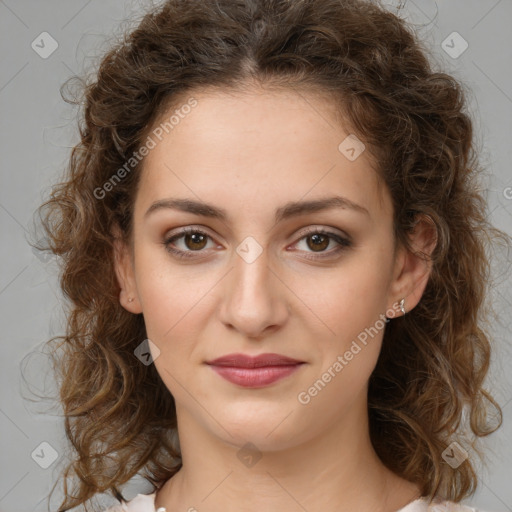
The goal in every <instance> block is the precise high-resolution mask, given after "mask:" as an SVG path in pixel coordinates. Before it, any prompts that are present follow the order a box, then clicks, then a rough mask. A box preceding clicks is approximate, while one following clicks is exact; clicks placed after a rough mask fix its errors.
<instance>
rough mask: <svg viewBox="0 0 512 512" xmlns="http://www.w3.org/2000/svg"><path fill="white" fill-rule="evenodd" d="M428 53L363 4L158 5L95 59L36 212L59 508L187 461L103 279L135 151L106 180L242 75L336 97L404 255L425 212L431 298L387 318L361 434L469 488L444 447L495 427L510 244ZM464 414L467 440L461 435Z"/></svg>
mask: <svg viewBox="0 0 512 512" xmlns="http://www.w3.org/2000/svg"><path fill="white" fill-rule="evenodd" d="M431 58H432V57H431V56H430V55H429V52H428V50H427V49H426V48H424V47H423V46H422V44H421V42H420V41H419V40H418V38H417V36H416V35H415V33H414V30H413V29H412V28H411V27H409V26H407V25H406V23H405V22H404V21H403V20H402V19H401V18H400V17H399V16H397V15H395V14H393V13H391V12H390V11H389V10H387V9H386V8H384V7H383V6H382V5H378V4H377V3H376V2H374V1H373V2H370V1H366V0H341V1H340V0H299V1H289V0H206V1H205V0H187V1H184V0H168V1H166V2H165V3H164V4H163V5H160V6H158V7H155V8H153V9H152V10H151V11H149V12H148V13H147V14H146V15H145V16H144V18H143V19H142V21H141V22H140V24H139V25H138V26H137V28H135V29H134V30H132V31H131V32H129V33H127V35H126V37H125V38H124V39H123V40H122V41H119V42H117V43H115V44H114V45H113V47H112V48H111V49H110V50H109V51H108V53H107V54H106V55H105V56H104V57H103V59H102V61H101V64H100V67H99V71H98V72H97V74H96V75H94V78H93V79H92V80H89V81H85V83H84V90H83V98H84V99H85V101H84V104H83V112H82V114H81V117H80V123H79V128H80V141H79V142H78V144H77V145H76V146H75V147H74V148H73V150H72V153H71V157H70V162H69V166H68V168H67V170H66V173H67V174H66V176H65V178H64V179H63V180H62V181H61V182H60V183H59V184H57V185H55V187H54V188H53V190H52V193H51V195H50V197H49V198H48V200H47V201H45V203H44V204H43V205H41V207H40V210H39V213H40V216H41V218H42V223H43V226H44V229H45V236H46V237H47V240H48V242H49V247H50V249H51V251H52V252H53V253H54V254H56V255H58V256H59V257H60V258H61V263H62V270H61V276H60V284H61V287H62V290H63V292H64V295H65V297H66V298H67V299H69V302H70V307H69V312H68V319H67V329H66V333H65V335H64V336H61V337H56V338H52V339H51V340H50V341H49V342H48V343H49V344H50V343H52V347H53V342H55V341H60V343H59V344H58V345H57V346H55V347H54V348H52V351H53V354H54V370H55V371H56V372H57V373H59V376H60V379H61V383H60V401H61V403H62V406H63V412H64V418H65V431H66V435H67V437H68V439H69V441H70V443H71V444H72V447H73V449H74V450H75V452H76V454H74V456H73V458H72V460H71V462H70V464H69V465H68V466H67V467H66V471H65V472H64V474H63V478H64V490H65V499H64V501H63V502H62V504H61V505H60V508H59V512H64V511H66V510H70V508H73V507H76V506H78V505H81V504H85V509H86V510H87V503H86V502H88V501H89V500H90V499H91V498H92V497H93V496H94V495H95V494H96V493H99V492H112V494H113V495H114V496H115V497H117V498H120V499H124V498H123V497H122V494H121V492H120V491H119V486H122V485H123V484H124V483H126V482H127V481H129V480H130V479H131V478H132V477H134V476H135V475H138V474H139V472H140V471H143V472H144V478H146V479H147V480H148V481H150V482H151V483H152V485H153V486H155V487H156V488H159V487H160V486H161V485H163V483H165V481H166V480H168V479H169V478H171V477H172V476H173V475H174V474H175V473H176V472H177V471H178V470H179V469H180V467H181V456H180V449H179V441H178V439H177V433H176V425H177V423H176V409H175V403H174V399H173V397H172V395H171V394H170V392H169V391H168V390H167V389H166V387H165V386H164V385H163V383H162V381H161V379H160V377H159V375H158V373H157V371H156V369H155V367H154V365H149V366H145V365H141V364H140V362H139V361H138V359H137V358H136V357H134V349H135V348H136V347H137V346H138V345H139V344H140V343H141V341H142V340H144V339H146V337H147V336H146V331H145V324H144V318H143V316H142V314H139V315H134V314H131V313H129V312H128V311H126V310H125V309H123V307H122V306H121V305H120V303H119V292H120V288H119V284H118V282H117V280H116V277H115V271H114V256H113V254H114V251H113V242H114V236H113V233H114V230H115V228H116V226H118V227H119V228H120V230H121V234H122V236H123V237H124V238H125V239H126V240H129V238H130V234H131V229H132V206H133V202H134V197H135V194H136V192H137V184H138V178H139V176H140V171H141V166H142V164H143V162H144V159H143V158H142V159H140V161H137V162H136V164H135V165H133V169H131V170H130V172H128V171H127V172H125V173H123V176H122V179H119V180H117V181H116V183H115V186H114V185H112V186H111V187H108V189H107V188H105V187H104V184H105V183H107V182H109V180H111V179H112V178H113V176H114V175H115V174H116V173H118V174H117V176H118V177H119V170H120V169H121V168H123V165H125V164H126V162H127V161H128V160H129V159H130V158H133V155H134V154H135V152H137V151H138V149H139V148H140V147H141V145H142V143H143V142H144V138H145V137H146V136H147V134H148V130H149V129H151V127H153V126H154V123H155V122H156V120H157V119H158V118H159V117H160V116H161V115H162V113H164V112H166V111H168V109H169V108H170V106H172V105H175V104H177V100H178V98H181V97H182V95H183V94H184V93H189V92H190V91H193V90H194V89H196V90H200V89H201V88H205V87H213V88H219V89H223V90H226V89H232V90H235V89H237V88H240V87H243V86H244V84H247V83H248V82H249V81H251V80H256V81H259V82H260V83H262V84H266V85H270V86H275V87H278V88H284V89H286V88H289V87H291V88H294V89H295V88H296V89H297V90H311V91H313V90H314V91H320V92H323V93H327V94H328V95H329V96H330V97H332V98H333V99H335V100H336V104H337V105H338V107H339V112H340V113H342V114H343V117H344V119H347V120H348V121H349V122H350V123H351V128H352V132H353V133H355V134H356V135H357V137H358V138H359V139H361V140H362V141H364V143H365V144H366V145H367V148H368V151H369V152H370V154H371V155H373V156H375V160H376V161H377V162H378V165H379V169H378V172H379V176H380V178H381V179H382V183H384V184H385V186H386V187H387V189H388V190H389V193H390V195H391V198H392V202H393V207H394V213H393V215H394V218H393V221H394V234H395V237H396V240H397V241H398V243H400V244H401V245H403V246H404V247H406V248H407V249H409V250H413V248H412V247H411V246H410V243H409V238H408V234H409V233H410V232H411V230H412V229H413V228H414V225H415V221H416V220H417V216H418V215H425V216H428V217H429V218H430V219H432V221H433V222H434V224H435V226H436V228H437V245H436V247H435V250H434V252H433V254H432V255H431V258H432V272H431V275H430V277H429V281H428V284H427V286H426V289H425V292H424V294H423V296H422V298H421V301H420V302H419V304H418V305H417V307H415V308H414V309H413V310H412V311H410V312H409V313H407V315H406V316H404V317H398V318H396V319H393V320H392V321H390V322H389V323H388V325H387V328H386V330H385V333H384V339H383V345H382V350H381V354H380V357H379V360H378V363H377V366H376V368H375V370H374V371H373V373H372V375H371V378H370V383H369V392H368V407H369V418H370V433H371V439H372V443H373V445H374V448H375V450H376V452H377V453H378V455H379V457H380V458H381V459H382V461H383V462H384V464H386V465H387V466H388V467H389V468H390V469H391V470H392V471H394V472H395V473H396V474H398V475H400V476H401V477H403V478H405V479H407V480H409V481H411V482H415V483H417V484H418V485H419V486H420V488H421V490H422V494H423V495H424V496H429V497H430V498H432V497H434V496H436V495H439V496H442V497H444V498H445V499H452V500H454V501H460V500H461V499H463V498H464V497H466V496H468V495H470V494H472V493H474V492H475V490H476V485H477V480H478V479H477V474H476V472H475V466H474V461H472V460H471V457H470V458H468V459H467V460H465V461H464V463H462V464H461V465H460V466H459V467H458V468H456V469H453V468H452V467H451V466H450V465H448V464H447V463H446V462H445V461H444V460H443V457H442V452H443V451H444V450H445V449H446V447H447V446H448V445H449V443H450V442H451V441H453V440H455V439H458V440H459V441H460V442H461V443H462V444H464V446H465V447H466V448H467V449H468V450H469V449H474V450H475V451H476V453H478V455H479V456H480V458H482V457H483V456H482V453H481V450H479V449H478V446H477V441H478V440H477V437H482V436H486V435H488V434H490V433H492V432H494V431H495V430H496V429H497V428H498V427H499V426H500V425H501V423H502V412H501V408H500V406H499V405H498V404H497V402H496V401H495V400H494V399H493V397H492V396H491V395H490V394H489V393H488V392H487V391H486V390H485V389H484V388H483V383H484V379H485V377H486V375H487V372H488V368H489V362H490V350H491V346H490V337H491V336H490V334H489V332H490V330H488V327H489V318H490V316H491V313H492V308H489V307H486V303H485V299H486V297H487V295H488V293H487V290H488V287H489V284H490V278H491V265H490V257H489V254H488V253H487V248H488V247H490V245H491V243H492V242H493V241H497V240H498V239H500V240H504V241H505V242H506V243H507V244H508V243H509V237H508V235H506V234H505V233H503V232H502V231H500V230H498V229H497V228H495V227H493V226H492V225H491V224H490V223H489V222H488V220H487V217H486V208H487V206H486V203H485V201H484V199H483V197H482V195H481V193H480V191H479V190H480V187H479V183H478V179H477V178H478V176H479V174H480V171H481V170H482V168H481V165H480V164H479V161H478V157H477V151H476V149H475V143H474V141H473V129H472V122H471V119H470V116H469V115H468V114H467V113H466V112H465V110H466V99H465V98H466V93H465V91H464V90H463V86H462V85H461V84H460V83H459V82H458V81H457V80H455V79H454V78H453V77H452V76H449V75H448V74H445V73H443V72H438V71H434V70H433V69H432V64H431V63H430V59H431ZM125 169H126V167H125ZM99 195H101V196H102V197H101V198H98V196H99ZM148 397H151V399H148ZM490 407H492V408H493V411H494V412H495V413H496V414H495V418H494V419H496V418H497V422H495V423H497V424H493V421H492V420H491V419H489V408H490ZM467 419H469V427H470V430H471V432H472V434H474V436H476V437H474V438H473V439H466V438H463V437H462V436H464V435H465V433H466V430H467V431H468V432H469V430H468V425H467V421H466V420H467ZM70 476H73V477H75V478H76V480H75V481H74V488H73V491H70V490H68V485H67V479H68V478H69V477H70ZM52 492H53V490H52Z"/></svg>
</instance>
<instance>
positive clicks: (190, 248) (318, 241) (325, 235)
mask: <svg viewBox="0 0 512 512" xmlns="http://www.w3.org/2000/svg"><path fill="white" fill-rule="evenodd" d="M209 239H212V238H211V236H210V235H209V234H208V233H206V232H205V231H202V230H201V229H199V228H194V227H187V228H184V229H183V230H181V231H180V232H179V233H177V234H175V235H172V236H171V237H168V238H166V239H165V240H164V241H163V245H164V246H165V249H166V250H167V251H168V252H170V253H171V254H173V255H175V256H176V257H178V258H194V257H196V256H197V255H195V254H194V253H201V252H205V251H204V250H203V249H206V248H207V244H208V240H209ZM302 240H304V241H305V244H306V250H305V251H304V252H306V253H307V252H313V253H318V254H319V255H309V256H307V255H304V257H305V258H306V259H311V260H319V259H322V258H328V257H333V256H335V255H337V254H338V253H340V252H341V251H343V250H344V249H346V248H348V247H351V245H352V242H351V241H350V240H349V239H348V238H345V237H343V236H341V235H339V234H337V233H334V232H330V231H326V230H323V229H318V228H315V229H313V230H309V231H307V232H305V233H303V236H302V237H301V238H300V239H299V241H298V242H296V243H295V244H294V245H298V244H299V243H300V242H302ZM177 241H182V243H183V246H182V248H177V247H176V245H177V244H176V242H177ZM333 241H334V243H335V244H337V247H336V248H335V249H331V250H330V251H326V250H325V249H327V248H328V247H329V246H330V245H331V242H333ZM307 249H309V250H310V251H308V250H307Z"/></svg>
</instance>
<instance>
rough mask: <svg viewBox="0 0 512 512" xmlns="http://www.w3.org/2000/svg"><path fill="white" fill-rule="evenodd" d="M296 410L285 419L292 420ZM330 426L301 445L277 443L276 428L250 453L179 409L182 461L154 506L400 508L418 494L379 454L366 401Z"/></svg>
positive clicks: (219, 511)
mask: <svg viewBox="0 0 512 512" xmlns="http://www.w3.org/2000/svg"><path fill="white" fill-rule="evenodd" d="M359 403H361V402H359ZM292 416H293V414H292V415H290V417H288V418H287V420H286V421H292V422H293V419H292ZM331 424H332V425H333V426H332V428H330V429H329V430H327V431H326V430H322V431H321V432H319V433H318V435H316V436H312V437H310V438H309V439H307V440H306V441H303V442H302V443H298V444H296V443H294V442H293V440H292V439H289V438H288V439H287V440H286V442H285V440H283V443H281V442H275V444H273V445H272V443H271V442H270V440H269V439H270V438H271V437H274V438H277V437H278V431H279V427H278V428H276V429H275V430H274V432H273V433H271V434H269V435H268V436H267V440H266V444H265V443H264V442H263V441H262V440H261V439H258V441H257V442H254V445H256V446H262V445H264V444H265V448H260V449H259V450H258V451H257V452H251V451H247V449H245V450H244V449H242V450H241V449H240V447H241V446H244V445H246V444H247V443H245V442H243V441H240V442H237V443H235V444H230V443H229V442H226V441H225V440H222V439H219V437H217V436H213V435H212V434H211V431H210V430H206V429H204V427H203V426H202V425H199V424H198V423H197V422H195V421H194V419H193V418H192V417H190V416H189V415H188V414H187V411H183V410H182V411H180V410H178V432H179V433H180V446H181V452H182V460H183V466H182V468H181V469H180V471H179V472H178V473H177V474H176V475H175V476H174V477H173V478H171V479H170V480H168V481H167V482H166V484H165V485H164V486H163V487H162V488H161V489H160V490H159V491H158V492H157V496H156V500H155V505H156V507H155V508H156V509H158V507H165V508H166V509H167V511H169V512H170V511H172V510H192V511H193V510H194V509H196V510H202V509H208V510H209V511H210V512H230V511H239V510H245V511H251V512H252V511H254V512H256V511H260V510H269V511H272V510H279V511H281V512H286V511H294V512H296V511H297V510H300V509H303V510H307V511H308V512H320V511H322V512H329V511H333V512H334V511H337V512H339V511H344V510H347V511H349V510H350V511H352V510H358V512H395V511H397V510H399V509H400V508H402V507H404V506H405V505H407V504H408V503H410V502H411V501H413V500H414V499H416V498H418V497H419V496H420V492H419V488H418V487H417V486H416V485H415V484H413V483H411V482H408V481H406V480H404V479H402V478H400V477H398V476H397V475H395V474H394V473H393V472H391V471H390V470H389V469H388V468H387V467H386V466H385V465H384V464H383V463H382V461H381V460H380V459H379V457H378V456H377V454H376V453H375V451H374V449H373V446H372V443H371V441H370V437H369V429H368V415H367V409H366V404H365V403H364V401H363V406H359V411H350V413H348V414H346V415H345V416H344V418H341V419H339V420H336V421H331ZM280 441H281V440H280ZM276 446H279V447H282V446H286V447H285V448H282V449H276V448H275V447H276Z"/></svg>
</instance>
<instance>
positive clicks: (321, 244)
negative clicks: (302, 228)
mask: <svg viewBox="0 0 512 512" xmlns="http://www.w3.org/2000/svg"><path fill="white" fill-rule="evenodd" d="M302 240H304V241H305V246H306V247H307V248H308V249H311V250H312V252H313V255H307V254H305V255H304V257H305V258H307V259H310V260H320V259H324V258H332V257H333V256H336V255H338V254H339V253H340V252H342V251H344V250H345V249H347V248H349V247H351V246H352V242H351V240H349V239H348V238H345V237H343V236H341V235H339V234H337V233H334V232H331V231H326V230H324V229H319V228H315V229H312V230H309V231H307V232H306V233H303V236H302V237H301V238H300V239H299V242H298V243H297V244H296V245H299V244H300V242H301V241H302ZM332 241H334V242H335V244H337V247H336V248H334V249H331V250H330V251H326V250H325V249H327V248H328V247H329V245H331V242H332ZM306 252H307V251H306ZM315 253H317V254H318V255H315Z"/></svg>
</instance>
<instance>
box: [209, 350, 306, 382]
mask: <svg viewBox="0 0 512 512" xmlns="http://www.w3.org/2000/svg"><path fill="white" fill-rule="evenodd" d="M206 364H208V365H210V366H211V368H212V370H214V371H215V372H217V373H218V374H219V375H220V376H221V377H223V378H225V379H226V380H228V381H229V382H232V383H233V384H238V385H239V386H243V387H247V388H258V387H264V386H268V385H270V384H272V383H273V382H276V381H278V380H280V379H283V378H285V377H287V376H288V375H291V374H292V373H293V372H295V371H296V370H298V369H299V368H300V367H301V366H302V365H303V364H304V361H299V360H297V359H292V358H290V357H286V356H282V355H280V354H260V355H258V356H256V357H251V356H248V355H246V354H228V355H226V356H222V357H219V358H217V359H214V360H212V361H207V363H206Z"/></svg>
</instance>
